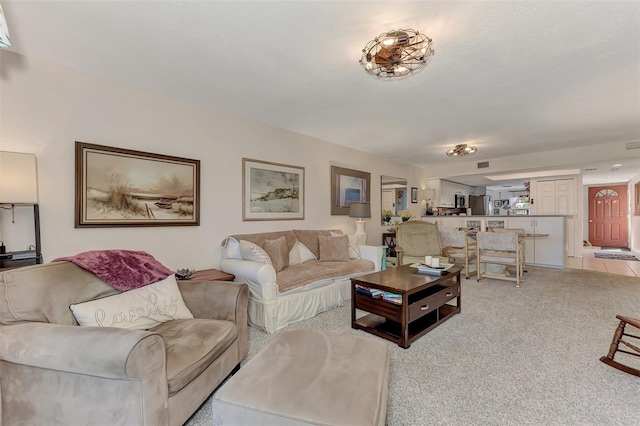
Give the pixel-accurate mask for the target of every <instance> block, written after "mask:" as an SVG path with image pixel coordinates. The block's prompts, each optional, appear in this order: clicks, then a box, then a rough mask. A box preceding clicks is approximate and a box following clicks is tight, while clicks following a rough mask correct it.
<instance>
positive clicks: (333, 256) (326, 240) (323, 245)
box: [318, 235, 349, 262]
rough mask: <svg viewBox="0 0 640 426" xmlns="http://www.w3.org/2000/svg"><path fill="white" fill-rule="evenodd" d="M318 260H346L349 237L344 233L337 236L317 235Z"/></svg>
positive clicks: (347, 257)
mask: <svg viewBox="0 0 640 426" xmlns="http://www.w3.org/2000/svg"><path fill="white" fill-rule="evenodd" d="M318 248H319V251H320V259H319V260H320V262H348V261H349V238H348V237H347V236H346V235H341V236H339V237H332V236H329V237H324V236H319V237H318Z"/></svg>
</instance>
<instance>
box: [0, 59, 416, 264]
mask: <svg viewBox="0 0 640 426" xmlns="http://www.w3.org/2000/svg"><path fill="white" fill-rule="evenodd" d="M0 93H1V100H0V112H1V114H0V149H1V150H3V151H16V152H30V153H34V154H36V157H37V161H38V176H39V201H40V213H41V223H42V248H43V254H44V259H45V261H50V260H52V259H54V258H56V257H59V256H66V255H72V254H75V253H78V252H81V251H85V250H93V249H108V248H124V249H132V250H145V251H148V252H150V253H151V254H153V255H154V256H155V257H156V258H158V259H159V260H160V261H161V262H163V263H164V264H166V265H167V266H168V267H170V268H172V269H175V268H186V267H188V268H197V269H203V268H209V267H216V266H217V265H218V264H219V260H220V242H221V240H222V239H223V238H224V237H225V236H226V235H229V234H236V233H247V232H263V231H272V230H283V229H292V228H298V229H320V228H329V227H338V228H341V229H343V230H344V231H345V232H348V233H353V232H355V224H354V220H353V219H350V218H349V217H347V216H331V215H330V166H331V165H338V166H341V167H348V168H352V169H357V170H363V171H368V172H370V173H371V185H372V187H371V197H372V200H371V201H372V206H371V210H372V215H373V216H374V217H372V218H371V220H369V221H367V223H366V229H365V230H366V232H367V233H368V234H369V239H368V242H369V243H372V244H380V243H381V234H382V232H383V230H384V229H385V228H384V227H382V226H381V225H380V217H379V212H380V175H382V174H384V175H389V176H399V177H404V178H407V179H408V182H407V186H408V187H412V186H413V187H418V186H419V185H418V183H419V180H420V179H421V177H422V174H423V171H422V169H418V168H416V167H413V166H409V165H407V164H401V163H393V162H390V161H387V160H386V159H384V158H381V157H375V156H372V155H370V154H367V153H363V152H359V151H355V150H353V149H349V148H345V147H342V146H338V145H335V144H331V143H329V142H326V141H321V140H318V139H314V138H311V137H307V136H304V135H301V134H297V133H293V132H289V131H286V130H282V129H277V128H273V127H270V126H267V125H264V124H261V123H258V122H256V121H253V120H249V119H245V118H242V117H239V116H235V115H232V114H228V113H226V112H223V111H219V110H213V109H209V108H205V107H202V106H199V105H194V104H190V103H187V102H183V101H180V100H177V99H172V98H168V97H165V96H162V95H159V94H155V93H150V92H146V91H142V90H138V89H135V88H131V87H127V86H123V85H120V84H117V83H114V82H111V81H107V80H104V79H101V78H98V77H95V76H92V75H88V74H84V73H80V72H77V71H74V70H70V69H68V68H63V67H59V66H57V65H52V64H50V63H46V62H43V61H39V60H35V59H32V58H25V57H23V56H21V55H17V54H15V53H12V52H8V51H2V52H0ZM75 141H83V142H89V143H95V144H101V145H109V146H115V147H119V148H128V149H133V150H139V151H146V152H153V153H159V154H165V155H174V156H179V157H187V158H194V159H199V160H201V225H200V226H198V227H192V226H190V227H151V228H104V229H101V228H81V229H75V228H74V199H75V194H74V179H75V176H74V155H75V154H74V142H75ZM243 157H248V158H254V159H260V160H264V161H273V162H280V163H285V164H292V165H296V166H303V167H305V180H306V188H305V191H306V198H305V220H295V221H268V222H264V221H260V222H242V176H241V169H242V158H243ZM410 209H411V210H412V213H413V214H414V216H418V215H419V213H420V204H410ZM7 217H8V216H7V214H3V215H2V219H1V220H2V222H1V224H0V232H1V233H0V239H4V238H9V239H12V241H9V243H10V244H13V245H14V246H19V247H18V248H15V247H9V249H11V250H16V249H22V245H25V246H26V244H29V243H28V242H27V241H26V240H27V239H28V238H29V233H30V232H31V228H30V225H31V223H30V222H29V220H28V219H26V218H25V219H24V220H23V218H22V217H18V215H17V216H16V224H12V223H11V222H10V220H7ZM20 226H22V227H24V229H23V228H21V231H19V232H17V231H16V230H15V229H14V228H17V227H20ZM23 240H24V241H23ZM6 242H7V241H5V243H6ZM25 248H26V247H25Z"/></svg>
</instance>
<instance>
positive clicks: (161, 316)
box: [69, 275, 193, 330]
mask: <svg viewBox="0 0 640 426" xmlns="http://www.w3.org/2000/svg"><path fill="white" fill-rule="evenodd" d="M69 308H70V309H71V311H72V312H73V316H74V317H75V318H76V321H78V324H80V325H85V326H92V327H117V328H127V329H130V330H148V329H150V328H152V327H155V326H157V325H158V324H162V323H163V322H166V321H170V320H176V319H193V315H192V314H191V311H190V310H189V308H187V306H186V305H185V304H184V300H183V299H182V294H181V293H180V289H178V283H177V282H176V277H175V275H169V276H168V277H167V278H165V279H164V280H162V281H159V282H157V283H153V284H149V285H146V286H144V287H140V288H136V289H133V290H129V291H125V292H123V293H120V294H116V295H113V296H108V297H103V298H101V299H96V300H91V301H88V302H84V303H76V304H72V305H70V306H69Z"/></svg>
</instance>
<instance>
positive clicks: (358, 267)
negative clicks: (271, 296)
mask: <svg viewBox="0 0 640 426" xmlns="http://www.w3.org/2000/svg"><path fill="white" fill-rule="evenodd" d="M374 269H375V265H374V264H373V262H371V261H369V260H364V259H351V260H349V261H348V262H320V261H318V260H310V261H308V262H305V263H301V264H298V265H290V266H289V267H288V268H286V269H283V270H282V271H280V272H277V273H276V282H277V283H278V293H285V292H287V291H291V290H295V289H297V288H300V287H304V286H305V285H307V284H311V283H314V282H316V281H322V280H327V279H333V278H340V277H344V276H348V275H353V274H359V273H364V272H372V271H373V270H374Z"/></svg>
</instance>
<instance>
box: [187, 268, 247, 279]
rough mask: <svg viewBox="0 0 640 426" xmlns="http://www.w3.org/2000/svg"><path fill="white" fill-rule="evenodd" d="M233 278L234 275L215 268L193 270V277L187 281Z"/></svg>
mask: <svg viewBox="0 0 640 426" xmlns="http://www.w3.org/2000/svg"><path fill="white" fill-rule="evenodd" d="M235 278H236V276H235V275H232V274H227V273H226V272H222V271H219V270H217V269H203V270H201V271H196V272H194V273H193V277H191V278H189V280H187V281H233V280H234V279H235Z"/></svg>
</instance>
